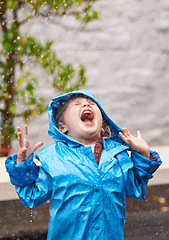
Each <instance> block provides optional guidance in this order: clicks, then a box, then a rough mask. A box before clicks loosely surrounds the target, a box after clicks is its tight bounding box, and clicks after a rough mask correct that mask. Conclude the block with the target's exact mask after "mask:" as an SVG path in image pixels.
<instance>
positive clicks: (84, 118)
mask: <svg viewBox="0 0 169 240" xmlns="http://www.w3.org/2000/svg"><path fill="white" fill-rule="evenodd" d="M81 119H82V121H83V122H86V121H92V119H93V117H92V114H91V113H85V114H83V116H82V118H81Z"/></svg>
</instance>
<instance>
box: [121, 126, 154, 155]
mask: <svg viewBox="0 0 169 240" xmlns="http://www.w3.org/2000/svg"><path fill="white" fill-rule="evenodd" d="M119 135H120V137H121V138H122V139H123V141H124V142H125V143H127V144H129V145H130V147H131V148H132V149H133V150H135V151H137V152H138V153H140V154H141V155H143V156H144V157H147V158H150V148H149V145H148V144H147V143H146V142H145V141H144V139H143V138H142V137H141V133H140V131H137V137H134V136H133V135H131V133H130V132H129V130H128V129H127V128H122V133H121V132H120V133H119Z"/></svg>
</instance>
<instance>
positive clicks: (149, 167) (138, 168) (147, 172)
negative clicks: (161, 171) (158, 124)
mask: <svg viewBox="0 0 169 240" xmlns="http://www.w3.org/2000/svg"><path fill="white" fill-rule="evenodd" d="M150 155H151V159H152V158H154V159H156V161H152V160H151V159H148V158H146V157H144V156H142V155H141V154H139V153H138V152H136V151H132V153H131V159H132V161H133V163H134V169H135V173H136V174H137V175H139V176H141V177H146V178H147V179H150V178H152V177H153V175H152V174H153V173H154V172H155V171H156V170H157V169H158V167H159V166H160V165H161V164H162V161H161V159H160V156H159V155H158V153H157V152H155V151H152V150H150Z"/></svg>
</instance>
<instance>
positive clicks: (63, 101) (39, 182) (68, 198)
mask: <svg viewBox="0 0 169 240" xmlns="http://www.w3.org/2000/svg"><path fill="white" fill-rule="evenodd" d="M48 112H49V135H50V136H51V137H52V138H53V140H54V141H55V142H54V143H53V144H50V145H49V146H46V147H44V148H43V149H42V150H41V151H39V152H38V153H37V154H36V156H35V158H37V159H38V160H39V161H40V162H41V166H37V165H35V163H34V162H33V152H34V151H35V150H36V149H37V148H39V147H40V146H41V145H42V144H43V143H42V142H39V143H37V144H35V145H33V146H32V145H30V143H29V139H28V133H27V126H25V129H24V134H23V136H22V133H21V130H20V128H18V130H17V133H18V140H19V145H20V149H19V151H18V154H14V155H12V156H9V157H8V158H7V160H6V168H7V171H8V173H9V175H10V179H11V183H12V184H14V185H15V186H16V191H17V193H18V195H19V197H20V200H21V202H22V203H23V204H24V205H25V206H27V207H30V208H36V207H37V206H39V205H40V204H42V203H44V202H46V201H47V200H48V199H50V212H49V227H48V237H47V239H48V240H57V239H59V240H75V239H76V240H96V239H97V240H122V239H123V227H124V223H125V211H126V201H125V198H126V197H130V198H137V199H140V200H143V199H144V194H145V189H146V186H147V183H148V180H149V179H151V178H152V177H153V176H152V174H153V173H154V172H155V171H156V169H157V168H158V167H159V165H160V164H161V160H160V157H159V155H158V154H157V153H156V152H153V151H151V150H150V149H149V146H148V144H147V143H146V142H145V141H144V140H143V139H142V137H141V134H140V132H138V135H137V137H134V136H132V135H131V134H130V132H129V131H128V129H120V128H119V127H118V126H117V125H116V124H115V123H114V122H113V121H112V120H111V119H110V118H109V117H108V116H107V114H106V113H105V112H104V110H103V108H102V107H101V106H100V104H99V103H98V102H97V100H96V99H95V98H94V96H93V95H92V94H90V93H88V92H86V91H75V92H71V93H68V94H64V95H62V96H59V97H57V98H54V99H52V101H51V102H50V105H49V110H48ZM127 151H131V158H130V157H129V155H128V153H127Z"/></svg>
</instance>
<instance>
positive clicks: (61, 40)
mask: <svg viewBox="0 0 169 240" xmlns="http://www.w3.org/2000/svg"><path fill="white" fill-rule="evenodd" d="M95 6H96V8H97V9H98V10H99V12H100V20H99V21H95V22H92V23H90V24H89V25H87V26H82V25H81V24H79V23H78V22H76V21H75V20H74V19H73V18H72V17H67V16H65V17H64V18H63V19H62V20H59V19H56V20H53V22H50V23H49V21H43V20H41V21H40V22H37V21H34V22H29V23H28V24H27V26H26V28H24V29H23V31H29V32H30V34H32V35H34V36H36V38H37V39H38V40H41V41H45V40H47V39H50V40H52V41H54V49H55V50H56V52H57V54H58V57H59V58H62V59H64V61H65V62H73V63H74V64H75V66H76V65H78V64H84V65H85V66H86V68H87V76H88V83H87V85H86V86H85V89H86V90H89V91H91V92H93V93H94V95H95V96H96V97H97V99H98V100H99V101H100V103H101V105H102V106H103V107H104V109H105V110H106V112H107V113H108V115H109V116H110V117H111V118H112V119H113V120H114V122H115V123H116V124H118V125H119V126H121V127H128V129H129V130H130V131H131V132H132V134H134V135H135V133H136V131H137V130H138V129H139V130H140V131H141V133H142V135H143V137H144V138H145V139H146V140H147V142H148V143H149V144H150V145H168V144H169V131H168V129H169V107H168V103H169V67H168V62H169V44H168V43H169V2H168V0H151V1H148V0H118V1H113V0H103V1H102V0H100V1H99V2H98V3H96V4H95ZM41 78H42V83H41V84H40V86H39V91H40V92H41V93H44V94H45V96H46V97H47V98H48V99H49V101H50V99H51V98H52V97H54V96H56V95H57V94H58V93H54V92H53V90H52V89H50V87H47V82H45V77H44V74H41ZM16 124H17V125H18V124H20V121H19V120H17V121H16ZM47 130H48V118H47V113H45V114H43V116H41V117H37V118H34V119H32V120H31V122H30V124H29V132H30V137H31V140H32V142H33V143H35V142H37V141H39V140H43V141H44V143H45V145H46V144H48V143H50V142H51V140H50V139H49V137H47ZM15 148H17V143H16V142H14V149H15Z"/></svg>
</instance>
